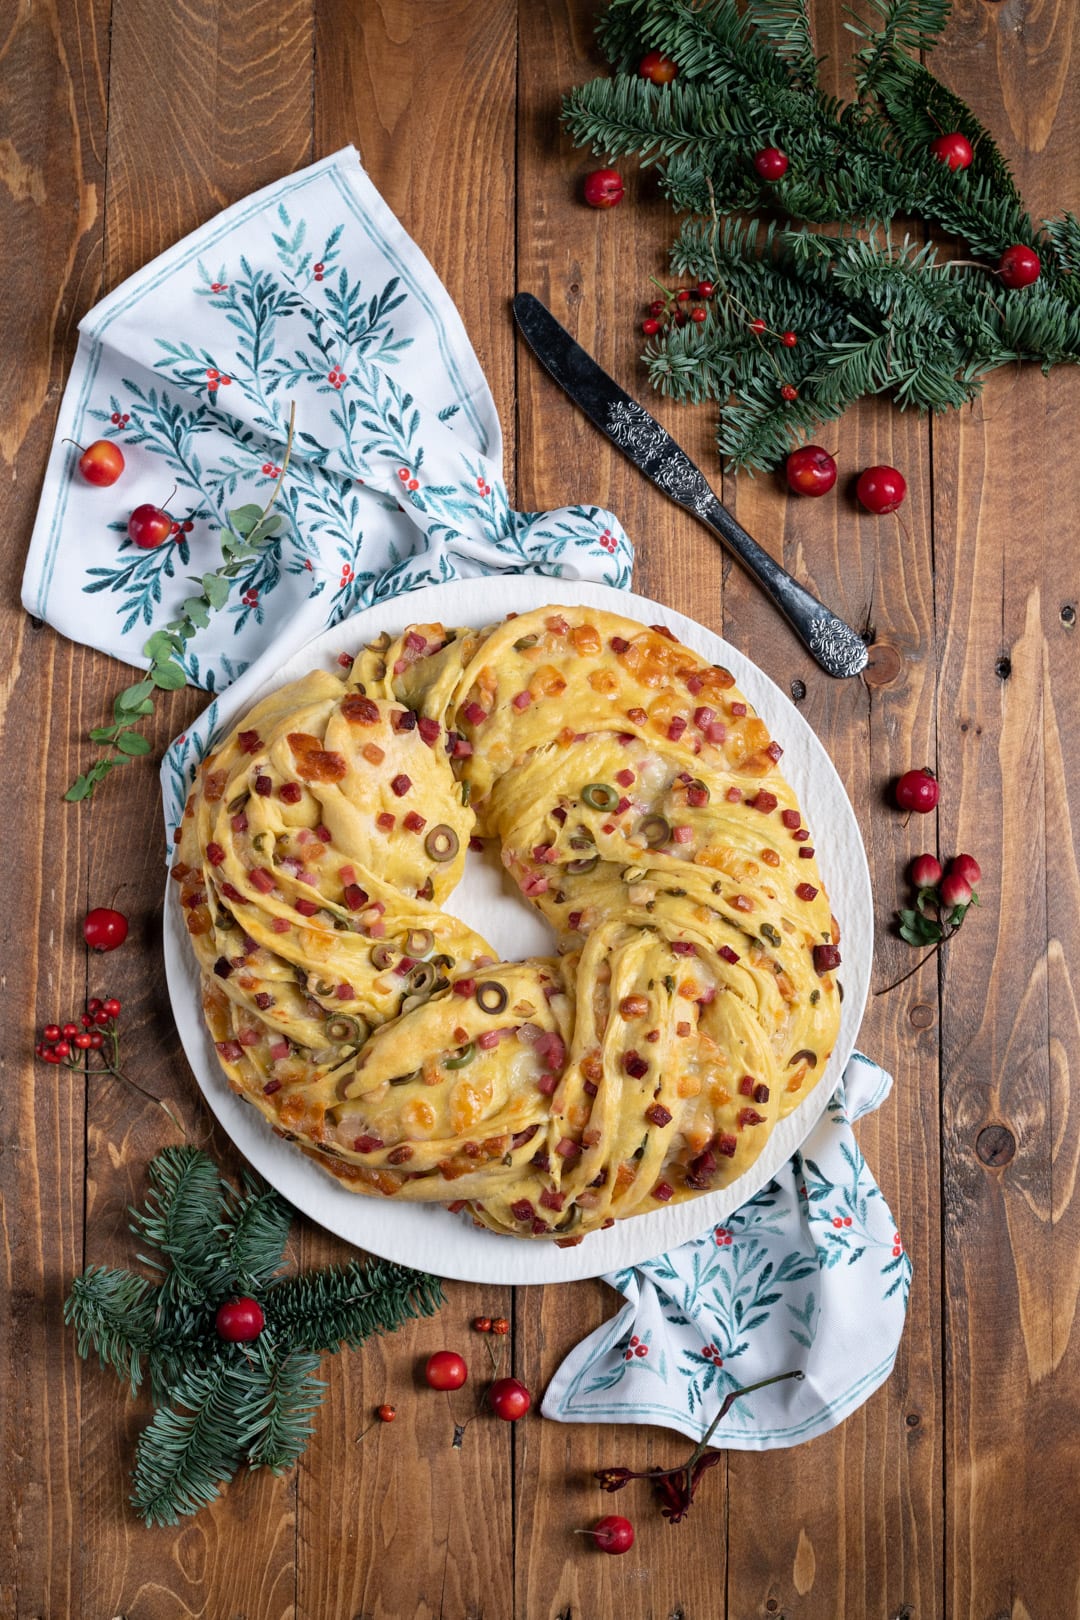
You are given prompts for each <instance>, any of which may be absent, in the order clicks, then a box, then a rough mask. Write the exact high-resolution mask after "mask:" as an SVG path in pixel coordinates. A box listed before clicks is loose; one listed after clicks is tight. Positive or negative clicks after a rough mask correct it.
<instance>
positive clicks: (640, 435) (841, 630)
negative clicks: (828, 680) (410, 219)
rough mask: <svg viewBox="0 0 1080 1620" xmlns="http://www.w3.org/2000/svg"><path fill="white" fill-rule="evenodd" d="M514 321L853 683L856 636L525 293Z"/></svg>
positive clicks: (661, 485)
mask: <svg viewBox="0 0 1080 1620" xmlns="http://www.w3.org/2000/svg"><path fill="white" fill-rule="evenodd" d="M514 315H515V317H516V319H517V323H518V325H519V326H520V328H521V331H522V333H523V334H524V337H525V339H526V341H527V342H528V344H529V347H530V348H531V349H532V350H533V353H534V354H535V355H536V357H537V359H538V360H539V361H540V363H541V365H543V366H544V367H545V369H546V370H547V371H549V372H550V373H551V375H552V377H554V379H555V381H556V382H557V383H558V384H559V386H560V387H561V388H563V389H564V390H565V391H566V393H568V394H569V395H570V398H571V399H572V400H573V401H574V403H575V404H576V405H580V407H581V409H582V410H583V411H584V412H585V415H586V416H587V417H589V418H590V420H591V421H592V422H594V423H595V424H596V426H597V427H598V428H599V429H600V431H601V433H606V434H607V436H608V438H609V439H610V440H611V442H612V444H614V445H616V446H617V447H618V448H619V449H620V450H621V451H622V452H623V454H624V455H625V456H629V458H630V460H631V461H632V462H633V463H634V466H635V467H637V468H638V470H639V471H640V472H643V473H644V474H645V476H646V478H651V479H652V482H653V483H654V484H655V485H656V486H657V488H658V489H661V490H663V492H664V494H665V495H667V496H668V497H669V498H670V499H671V500H673V501H676V502H677V503H678V505H679V506H682V507H685V508H686V510H687V511H688V512H692V513H693V515H694V516H695V517H697V518H700V519H701V521H702V522H703V523H704V524H706V525H707V527H708V528H709V529H711V530H712V532H713V534H714V535H716V537H717V538H718V539H720V540H722V541H723V542H724V544H725V545H726V546H728V547H729V549H730V550H731V551H733V552H734V553H735V555H736V557H738V559H739V561H740V562H741V563H742V564H743V565H744V567H746V568H747V569H749V571H750V573H752V574H753V575H754V576H755V577H756V578H757V580H758V582H759V583H760V585H761V587H762V589H763V590H764V591H765V592H766V594H767V595H768V596H770V597H771V598H772V600H773V601H774V602H775V604H776V606H777V607H778V608H779V609H780V611H781V613H782V614H783V615H784V617H785V618H786V619H787V620H788V622H789V623H790V625H791V627H792V629H793V630H794V631H795V633H796V635H797V636H798V637H799V639H800V640H801V641H802V642H803V643H804V644H805V645H806V647H807V648H808V649H809V651H810V652H811V653H812V654H813V656H814V658H815V659H816V660H817V662H818V663H819V664H820V665H821V667H822V669H823V670H825V672H826V674H829V675H838V676H842V675H858V674H859V672H860V671H861V670H863V669H865V668H866V665H867V660H868V654H867V650H866V647H865V645H864V644H863V641H862V638H861V636H859V635H857V634H856V632H855V631H854V630H853V629H852V628H851V626H850V625H849V624H845V623H844V621H843V619H838V618H837V616H836V614H835V613H832V612H830V611H829V609H828V608H827V607H825V606H824V605H823V604H822V603H821V602H819V601H818V599H817V597H816V596H812V595H811V594H810V592H809V591H808V590H806V588H805V587H804V586H802V585H800V584H799V582H798V581H797V580H795V579H793V578H792V577H791V575H790V574H789V573H788V572H787V571H786V570H785V569H783V568H781V567H780V564H779V563H778V562H775V561H774V560H773V558H772V557H770V556H769V554H768V552H767V551H763V550H762V548H761V547H760V546H759V545H758V543H757V541H756V540H752V539H751V538H750V536H749V535H748V534H747V532H746V530H745V529H744V528H742V526H741V525H740V524H738V523H736V521H735V519H734V518H733V517H732V515H731V513H730V512H729V511H728V509H727V507H726V506H724V505H723V503H722V502H721V501H720V500H719V499H718V497H717V496H716V495H714V493H713V491H712V490H711V489H710V488H709V485H708V484H707V483H706V481H705V477H704V475H703V474H702V473H701V471H700V470H699V469H698V468H697V467H696V466H695V465H694V463H693V462H692V461H691V460H690V457H689V456H688V455H687V454H686V452H685V451H683V450H680V448H679V446H678V445H677V444H676V443H675V440H674V439H673V438H672V437H671V435H670V434H669V433H668V432H666V430H665V429H664V428H662V427H661V426H660V424H659V422H657V421H656V420H655V418H654V417H652V416H650V415H649V413H648V411H647V410H645V408H644V406H642V405H639V404H638V403H637V401H636V400H633V399H631V398H630V395H629V394H625V393H624V392H623V390H622V389H621V388H620V387H619V386H618V384H617V383H614V382H612V380H611V378H610V377H609V376H608V375H607V373H606V372H605V371H602V370H601V368H600V367H599V366H598V365H597V363H596V361H595V360H594V359H593V358H592V357H591V355H588V354H586V352H585V350H584V349H583V348H582V347H581V345H580V344H578V343H575V342H574V339H573V338H572V337H571V336H570V334H569V332H568V331H567V330H566V329H565V327H562V326H560V325H559V323H558V321H557V320H556V319H555V317H554V315H552V314H551V312H550V310H548V309H545V308H544V305H543V304H542V303H541V302H540V300H539V299H538V298H534V297H533V295H532V293H518V295H517V297H516V298H515V299H514Z"/></svg>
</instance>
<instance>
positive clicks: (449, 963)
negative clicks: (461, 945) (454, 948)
mask: <svg viewBox="0 0 1080 1620" xmlns="http://www.w3.org/2000/svg"><path fill="white" fill-rule="evenodd" d="M431 960H432V962H433V963H434V964H435V966H436V967H437V968H452V967H453V965H454V958H453V957H452V956H445V955H439V956H433V957H432V958H431Z"/></svg>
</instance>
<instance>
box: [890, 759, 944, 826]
mask: <svg viewBox="0 0 1080 1620" xmlns="http://www.w3.org/2000/svg"><path fill="white" fill-rule="evenodd" d="M893 791H894V793H895V795H896V802H897V804H898V805H899V806H900V808H901V810H914V811H917V812H918V814H919V815H921V816H925V815H927V814H929V812H930V811H931V810H933V809H934V807H935V805H936V804H937V802H938V797H939V795H940V792H941V790H940V788H939V786H938V782H937V778H936V777H935V776H934V774H933V772H932V771H931V770H930V769H929V767H928V766H925V765H924V766H923V768H922V770H921V771H905V772H904V774H903V776H901V777H900V778H899V780H898V781H897V783H896V787H895V788H894V790H893Z"/></svg>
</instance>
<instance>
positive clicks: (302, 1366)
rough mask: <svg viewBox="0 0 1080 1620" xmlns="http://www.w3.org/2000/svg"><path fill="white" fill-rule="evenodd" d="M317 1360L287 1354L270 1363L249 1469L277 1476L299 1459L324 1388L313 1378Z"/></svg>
mask: <svg viewBox="0 0 1080 1620" xmlns="http://www.w3.org/2000/svg"><path fill="white" fill-rule="evenodd" d="M318 1370H319V1357H318V1355H316V1354H311V1353H307V1352H304V1351H300V1350H290V1351H287V1352H286V1353H285V1354H284V1355H283V1356H281V1357H280V1359H278V1360H276V1361H275V1362H274V1363H273V1366H272V1369H271V1371H270V1373H269V1379H268V1383H267V1390H266V1409H265V1411H264V1412H263V1414H262V1418H261V1424H260V1429H259V1433H258V1435H257V1437H256V1438H255V1440H254V1442H253V1444H252V1445H251V1447H250V1449H249V1451H248V1454H247V1461H248V1464H249V1466H250V1467H252V1468H269V1469H270V1470H271V1472H272V1473H275V1474H280V1473H281V1472H282V1471H283V1470H284V1469H286V1468H291V1467H292V1465H293V1463H295V1462H296V1461H297V1459H298V1458H300V1457H301V1456H302V1455H303V1453H304V1450H305V1448H306V1446H307V1443H308V1441H309V1440H310V1439H311V1436H312V1434H313V1432H314V1427H315V1425H314V1422H313V1419H314V1414H315V1413H316V1412H317V1411H318V1408H319V1406H320V1405H321V1403H322V1398H323V1391H324V1390H325V1387H326V1386H325V1384H324V1383H323V1382H322V1380H321V1379H320V1378H318V1377H316V1374H317V1373H318Z"/></svg>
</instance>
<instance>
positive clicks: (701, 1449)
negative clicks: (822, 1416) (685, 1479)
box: [663, 1368, 805, 1474]
mask: <svg viewBox="0 0 1080 1620" xmlns="http://www.w3.org/2000/svg"><path fill="white" fill-rule="evenodd" d="M804 1376H805V1374H804V1373H802V1372H800V1371H799V1369H798V1368H795V1369H794V1370H793V1371H792V1372H785V1373H774V1374H773V1376H772V1377H771V1378H762V1379H759V1381H758V1382H757V1383H756V1384H744V1385H743V1387H742V1388H741V1389H733V1390H730V1391H729V1392H728V1394H726V1395H725V1396H724V1399H723V1400H722V1401H721V1403H720V1410H719V1411H718V1412H717V1414H716V1416H715V1417H714V1418H713V1420H712V1422H711V1423H710V1424H709V1427H708V1428H707V1429H706V1430H705V1433H704V1434H703V1435H702V1437H701V1439H700V1440H699V1441H698V1443H697V1445H696V1446H695V1447H694V1449H693V1451H692V1452H691V1453H690V1455H689V1457H688V1458H687V1459H686V1461H685V1462H684V1463H681V1464H680V1465H679V1467H678V1468H666V1469H664V1470H663V1472H664V1473H667V1474H678V1473H679V1472H681V1470H682V1469H684V1468H685V1469H687V1470H689V1469H691V1468H693V1466H694V1464H695V1463H696V1462H697V1461H698V1460H699V1458H700V1457H702V1456H703V1455H704V1453H705V1452H706V1451H707V1450H708V1449H709V1441H710V1440H711V1439H712V1437H713V1435H714V1434H715V1433H716V1428H717V1425H718V1424H719V1423H720V1421H721V1419H723V1418H725V1417H727V1415H728V1413H729V1412H730V1411H731V1408H732V1407H733V1406H734V1404H735V1402H736V1401H737V1400H738V1399H739V1397H740V1396H742V1395H752V1394H753V1393H754V1391H755V1390H756V1389H765V1388H766V1387H767V1386H768V1385H769V1384H782V1383H783V1382H784V1381H785V1379H788V1378H794V1379H795V1380H796V1382H798V1383H801V1382H802V1380H803V1378H804Z"/></svg>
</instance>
